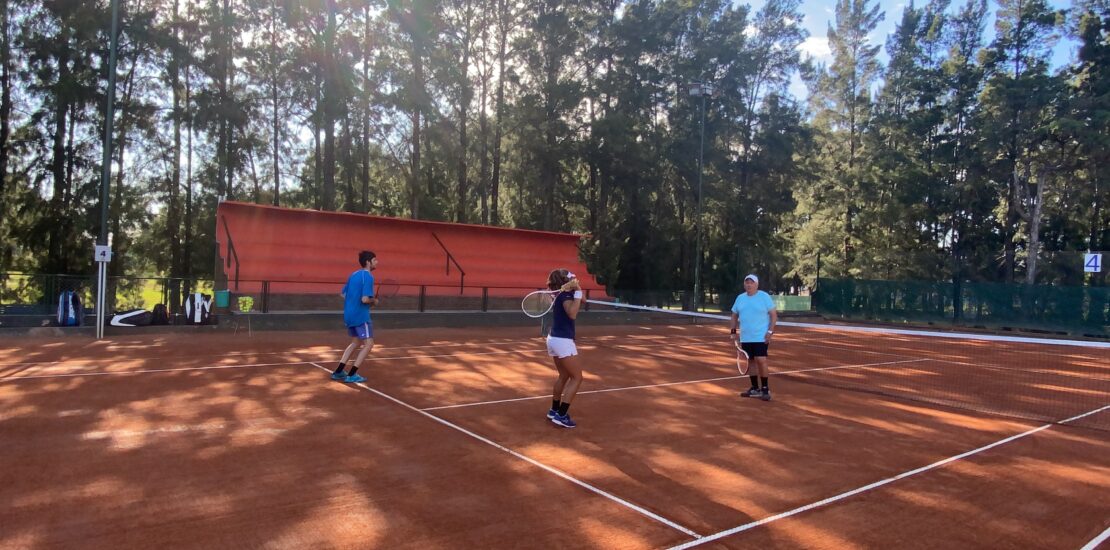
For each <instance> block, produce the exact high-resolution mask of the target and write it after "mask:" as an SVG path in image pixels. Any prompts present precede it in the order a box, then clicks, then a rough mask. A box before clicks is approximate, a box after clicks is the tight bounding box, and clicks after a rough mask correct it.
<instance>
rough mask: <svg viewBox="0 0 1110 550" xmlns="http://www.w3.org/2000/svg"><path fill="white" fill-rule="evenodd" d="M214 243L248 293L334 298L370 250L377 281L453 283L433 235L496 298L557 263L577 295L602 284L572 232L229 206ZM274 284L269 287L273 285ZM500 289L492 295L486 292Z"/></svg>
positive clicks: (537, 279)
mask: <svg viewBox="0 0 1110 550" xmlns="http://www.w3.org/2000/svg"><path fill="white" fill-rule="evenodd" d="M216 225H217V227H216V240H217V242H218V243H219V250H220V257H221V261H222V262H224V264H223V265H224V266H225V268H224V270H225V272H226V274H227V275H228V278H229V286H231V287H232V289H233V290H236V289H235V288H234V286H235V282H234V279H235V265H234V260H233V261H232V266H231V267H226V266H227V260H228V234H229V233H230V236H231V242H232V243H233V244H234V247H235V251H236V254H237V256H238V260H239V262H238V268H239V269H238V277H239V284H240V287H241V290H252V291H253V290H255V289H257V288H258V287H259V286H260V283H258V281H277V282H272V283H271V290H274V291H276V290H277V289H278V288H279V287H284V288H285V290H287V291H293V292H296V291H300V292H334V288H332V286H331V285H330V284H324V285H310V284H300V285H296V284H287V283H279V282H281V281H285V282H298V281H299V282H319V283H331V282H342V281H344V280H346V278H347V276H348V275H349V274H350V273H351V272H353V271H354V270H355V269H358V252H359V251H360V250H373V251H374V252H375V253H376V254H377V255H378V259H379V260H378V261H379V267H378V270H377V271H376V272H375V277H377V278H378V279H379V280H386V279H388V280H392V281H394V282H396V283H398V284H401V285H432V286H435V287H444V288H447V287H452V286H453V287H454V288H455V289H456V291H457V289H458V286H459V272H458V270H457V269H456V267H455V265H454V264H452V265H451V267H450V273H447V267H446V265H447V255H446V253H445V252H444V251H443V248H441V247H440V246H439V244H438V243H437V242H436V240H435V238H434V237H433V233H434V234H435V235H436V236H438V237H439V240H440V241H442V242H443V244H444V246H445V247H446V248H447V250H450V251H451V254H452V255H453V256H454V257H455V260H457V261H458V263H459V264H460V265H461V266H462V269H463V270H464V271H465V272H466V278H465V285H466V286H467V287H469V288H474V287H493V289H491V290H490V292H491V293H494V294H502V293H504V294H519V292H520V291H521V289H526V288H540V287H542V286H543V284H544V282H545V281H546V280H547V274H548V272H550V271H551V270H552V269H554V268H556V267H563V268H567V269H569V270H571V271H572V272H574V273H575V274H577V275H578V276H579V277H580V279H581V283H582V287H583V288H584V289H589V290H595V291H597V290H603V289H604V287H603V286H601V285H599V284H598V283H597V280H596V279H595V278H594V276H593V275H592V274H590V273H589V271H588V270H587V268H586V265H585V264H584V263H582V261H581V260H579V258H578V242H579V240H580V239H581V236H579V235H575V234H571V233H555V232H549V231H530V230H524V229H508V228H501V227H489V226H483V225H468V224H458V223H444V222H429V221H420V220H408V219H401V218H387V217H382V216H370V215H366V214H350V213H344V212H319V211H315V210H301V209H293V208H279V207H274V206H265V205H258V204H249V203H242V202H235V201H225V202H222V203H220V205H219V208H218V209H217V211H216ZM275 285H277V286H275ZM497 288H502V289H505V290H504V291H503V292H498V291H496V290H494V289H497Z"/></svg>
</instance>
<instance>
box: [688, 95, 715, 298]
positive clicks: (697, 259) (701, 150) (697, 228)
mask: <svg viewBox="0 0 1110 550" xmlns="http://www.w3.org/2000/svg"><path fill="white" fill-rule="evenodd" d="M712 90H713V88H712V86H711V85H709V84H706V83H704V82H693V83H691V84H690V95H691V96H694V97H699V96H700V97H701V123H700V126H701V141H700V143H699V144H698V203H697V212H696V214H695V215H694V216H695V217H694V299H693V306H694V311H700V308H699V305H700V304H701V226H702V220H701V203H702V173H703V172H704V171H705V170H704V168H703V167H704V163H705V96H707V95H709V94H711V93H713V92H712Z"/></svg>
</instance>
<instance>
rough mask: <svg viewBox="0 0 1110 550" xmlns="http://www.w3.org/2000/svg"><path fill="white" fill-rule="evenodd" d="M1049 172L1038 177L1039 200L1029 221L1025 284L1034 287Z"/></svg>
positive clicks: (1044, 171) (1043, 172) (1042, 172)
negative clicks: (1045, 187) (1042, 208)
mask: <svg viewBox="0 0 1110 550" xmlns="http://www.w3.org/2000/svg"><path fill="white" fill-rule="evenodd" d="M1046 179H1047V171H1046V170H1041V173H1040V174H1039V175H1038V176H1037V195H1036V196H1037V198H1036V199H1035V200H1036V202H1034V203H1033V214H1032V217H1031V218H1030V220H1029V260H1028V264H1029V265H1028V269H1027V270H1026V272H1025V284H1027V285H1032V284H1034V283H1036V282H1037V256H1038V254H1040V247H1041V205H1042V204H1043V203H1044V186H1045V180H1046Z"/></svg>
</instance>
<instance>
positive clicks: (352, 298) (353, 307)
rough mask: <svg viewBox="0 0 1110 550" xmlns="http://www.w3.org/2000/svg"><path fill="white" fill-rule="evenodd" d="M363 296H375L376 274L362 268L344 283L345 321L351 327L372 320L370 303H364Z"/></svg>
mask: <svg viewBox="0 0 1110 550" xmlns="http://www.w3.org/2000/svg"><path fill="white" fill-rule="evenodd" d="M363 296H367V297H373V296H374V276H373V275H371V274H370V272H369V271H366V270H365V269H360V270H358V271H356V272H354V273H352V274H351V276H350V277H347V284H345V285H343V322H344V323H346V324H347V326H349V327H357V326H359V325H361V324H363V323H369V322H370V304H364V303H362V297H363Z"/></svg>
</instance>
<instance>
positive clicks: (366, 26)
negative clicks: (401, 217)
mask: <svg viewBox="0 0 1110 550" xmlns="http://www.w3.org/2000/svg"><path fill="white" fill-rule="evenodd" d="M362 16H363V36H362V113H361V115H360V116H361V119H362V148H361V149H362V166H361V170H360V174H361V177H362V212H363V213H364V214H365V213H369V212H370V59H371V55H370V44H371V42H370V26H371V25H370V22H371V16H370V3H369V2H367V3H366V6H365V8H364V10H363V15H362Z"/></svg>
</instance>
